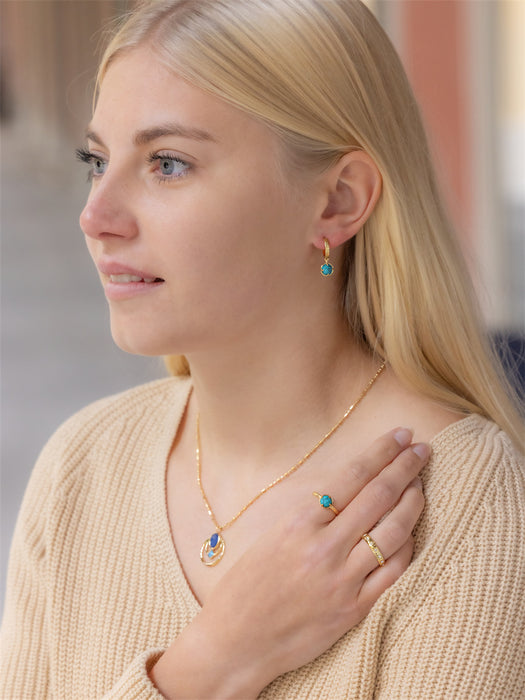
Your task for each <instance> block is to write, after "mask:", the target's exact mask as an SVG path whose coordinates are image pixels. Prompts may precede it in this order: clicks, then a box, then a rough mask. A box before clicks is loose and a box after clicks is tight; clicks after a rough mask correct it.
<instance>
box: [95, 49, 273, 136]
mask: <svg viewBox="0 0 525 700" xmlns="http://www.w3.org/2000/svg"><path fill="white" fill-rule="evenodd" d="M168 123H170V124H171V123H178V124H180V125H185V126H186V127H187V129H188V130H189V129H191V130H193V131H194V132H195V133H196V134H198V133H199V132H200V133H201V134H203V135H207V136H208V137H209V140H211V141H216V142H222V141H228V140H231V139H232V138H233V137H234V136H236V137H237V139H239V138H240V139H241V140H246V139H247V138H250V137H253V138H256V139H261V138H262V139H264V140H266V139H270V140H271V139H273V140H274V141H275V140H276V137H275V135H274V134H273V132H271V131H270V129H268V127H266V126H265V125H264V124H263V123H262V122H260V121H259V120H257V119H255V118H253V117H251V116H250V115H248V114H246V113H245V112H243V111H241V110H240V109H237V108H236V107H234V106H232V105H230V104H228V103H227V102H226V101H224V100H222V99H220V98H219V97H216V96H214V95H211V94H209V93H207V92H205V91H204V90H202V89H200V88H198V87H196V86H194V85H191V84H190V83H188V82H187V81H185V80H183V79H182V78H180V77H179V76H178V75H177V74H176V73H175V72H174V71H171V70H169V69H168V68H167V67H166V65H165V64H164V63H163V62H162V61H161V60H160V59H159V58H158V57H157V56H156V55H155V53H154V52H153V51H152V50H151V49H149V48H148V47H142V48H137V49H134V50H132V51H130V52H128V53H125V54H123V55H121V56H118V57H117V58H116V59H115V60H114V61H113V62H112V63H110V65H109V67H108V69H107V71H106V74H105V75H104V78H103V80H102V82H101V85H100V91H99V95H98V100H97V104H96V108H95V112H94V115H93V120H92V123H91V125H90V128H89V129H88V131H89V130H91V129H92V130H93V131H96V132H97V133H98V132H99V130H105V129H107V130H115V131H118V132H119V133H120V134H122V133H126V134H128V133H129V132H130V131H133V132H135V131H137V130H144V129H148V128H151V126H152V125H154V124H168Z"/></svg>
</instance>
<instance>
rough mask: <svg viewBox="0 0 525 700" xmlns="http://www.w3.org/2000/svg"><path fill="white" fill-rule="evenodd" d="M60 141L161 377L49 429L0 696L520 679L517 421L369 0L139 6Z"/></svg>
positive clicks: (14, 592)
mask: <svg viewBox="0 0 525 700" xmlns="http://www.w3.org/2000/svg"><path fill="white" fill-rule="evenodd" d="M79 156H80V158H81V159H82V160H84V161H86V162H87V163H88V164H89V168H90V175H91V177H92V189H91V193H90V195H89V198H88V202H87V204H86V208H85V209H84V211H83V213H82V215H81V220H80V221H81V227H82V229H83V231H84V233H85V235H86V240H87V244H88V248H89V251H90V253H91V255H92V257H93V260H94V262H95V265H96V267H97V269H98V272H99V275H100V278H101V282H102V284H103V286H104V290H105V293H106V297H107V299H108V302H109V307H110V312H111V327H112V333H113V336H114V338H115V340H116V342H117V343H118V345H119V346H120V347H122V348H123V349H125V350H127V351H129V352H133V353H141V354H145V355H164V356H167V358H168V359H167V363H168V366H169V367H170V368H171V371H172V373H173V374H175V375H177V377H176V378H170V379H167V380H162V381H160V382H155V383H153V384H149V385H146V386H143V387H138V388H137V389H134V390H131V391H129V392H126V393H125V394H121V395H119V396H117V397H111V398H109V399H105V400H103V401H101V402H98V403H96V404H94V405H93V406H90V407H88V408H87V409H85V410H84V411H82V412H81V413H80V414H78V415H77V416H74V417H73V418H72V419H70V421H68V422H67V423H66V424H65V425H64V426H63V427H62V428H61V429H60V430H59V431H58V432H57V433H56V435H55V436H54V437H53V438H52V439H51V441H50V442H49V443H48V445H47V446H46V448H45V449H44V451H43V453H42V456H41V458H40V460H39V463H38V465H37V467H36V468H35V472H34V475H33V477H32V481H31V484H30V485H29V487H28V492H27V495H26V499H25V503H24V506H23V508H22V512H21V516H20V519H19V524H18V526H17V532H16V535H15V540H14V545H13V554H12V565H11V572H10V581H9V593H8V599H7V601H6V618H5V621H4V635H5V641H4V648H5V661H4V669H5V673H3V678H4V680H3V683H4V688H3V692H4V695H3V697H4V696H5V697H48V696H49V697H57V698H66V697H67V698H71V697H89V698H98V697H105V698H138V697H144V698H146V697H167V698H230V697H231V698H255V697H257V696H260V697H267V698H314V697H319V698H324V697H341V698H343V697H344V698H371V697H380V698H410V697H412V698H423V697H425V698H443V697H449V698H459V697H461V698H464V697H476V698H491V699H492V698H497V697H501V698H503V697H505V698H509V697H518V695H519V693H520V692H521V690H520V689H521V688H522V685H523V680H524V679H523V673H524V671H523V663H522V662H523V659H524V648H523V640H522V639H521V631H522V628H523V623H524V613H523V606H522V605H521V604H520V587H521V589H522V587H523V579H524V564H523V557H522V556H521V550H520V549H519V548H520V546H521V545H518V544H516V543H517V542H519V534H520V532H522V529H523V524H524V523H523V517H524V516H523V502H524V501H523V499H524V495H525V488H524V484H523V471H522V466H523V461H522V457H521V452H520V450H521V449H522V442H521V443H520V441H522V435H521V423H520V419H519V416H518V413H517V410H516V409H515V408H514V406H513V404H512V400H511V398H509V396H510V390H509V389H508V388H507V387H505V384H504V381H503V380H502V379H501V377H500V375H499V371H498V370H497V369H496V363H495V361H494V359H493V357H492V355H491V353H490V350H489V349H488V347H487V345H486V343H485V341H484V334H483V331H482V330H481V328H480V325H479V324H478V321H477V316H476V311H475V307H474V304H473V302H472V301H471V294H470V290H469V288H468V287H467V283H466V274H465V272H464V270H463V267H462V265H461V263H460V261H459V256H458V253H457V250H456V246H455V244H454V242H453V237H452V235H451V233H450V230H449V227H448V225H447V223H446V220H445V216H444V214H443V210H442V207H441V205H440V201H439V197H438V194H437V192H436V186H435V181H434V176H433V173H432V168H431V164H430V161H429V156H428V149H427V145H426V141H425V137H424V133H423V129H422V126H421V121H420V117H419V114H418V110H417V107H416V104H415V102H414V98H413V96H412V93H411V91H410V88H409V86H408V83H407V80H406V77H405V75H404V73H403V70H402V68H401V65H400V63H399V60H398V58H397V56H396V55H395V52H394V50H393V48H392V47H391V45H390V43H389V41H388V39H387V38H386V36H385V35H384V33H383V31H382V30H381V28H380V27H379V25H378V23H377V22H376V21H375V19H374V18H373V16H372V15H371V14H370V12H369V11H368V10H367V9H366V8H365V7H364V6H363V5H362V4H361V3H360V2H358V1H356V0H301V2H297V1H296V0H168V1H163V2H150V3H146V4H145V5H143V6H142V7H141V8H139V9H138V10H136V11H134V12H132V13H131V15H130V16H129V18H127V21H126V22H125V23H124V25H123V26H122V27H121V28H120V29H119V30H118V32H117V33H116V35H115V36H114V38H113V39H112V41H111V42H110V44H109V46H108V48H107V50H106V53H105V55H104V57H103V60H102V64H101V68H100V73H99V91H98V96H97V103H96V108H95V111H94V115H93V119H92V121H91V124H90V125H89V127H88V130H87V148H85V149H81V150H80V151H79ZM190 370H191V371H190ZM347 407H348V408H347ZM345 409H346V410H345ZM403 425H409V426H411V429H410V430H409V429H404V428H401V427H400V428H395V427H394V426H403ZM430 442H431V446H432V456H431V458H430V460H428V457H429V449H428V443H430ZM427 462H428V463H427ZM422 469H423V471H421V470H422ZM419 472H421V478H422V480H423V481H424V484H425V495H426V501H427V502H426V507H425V509H424V511H423V514H422V516H421V518H420V515H421V512H422V509H423V495H422V481H421V479H420V478H419V477H418V474H419ZM418 520H419V522H418ZM416 523H417V525H416ZM414 527H415V530H414V533H415V534H414V539H413V538H412V535H411V532H412V530H413V529H414ZM411 558H412V563H410V560H411ZM409 564H410V565H409Z"/></svg>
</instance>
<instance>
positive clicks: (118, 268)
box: [97, 258, 160, 278]
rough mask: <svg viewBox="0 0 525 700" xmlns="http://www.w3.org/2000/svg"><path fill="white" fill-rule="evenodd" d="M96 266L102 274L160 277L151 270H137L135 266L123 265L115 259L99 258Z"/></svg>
mask: <svg viewBox="0 0 525 700" xmlns="http://www.w3.org/2000/svg"><path fill="white" fill-rule="evenodd" d="M97 268H98V269H99V271H100V272H101V273H102V274H103V275H108V276H109V275H133V276H135V277H142V278H151V277H153V278H157V277H159V278H160V275H156V274H154V273H153V272H146V271H145V270H139V269H137V268H135V267H130V266H129V265H123V264H122V263H119V262H117V261H116V260H108V259H104V258H101V259H100V260H99V261H98V262H97Z"/></svg>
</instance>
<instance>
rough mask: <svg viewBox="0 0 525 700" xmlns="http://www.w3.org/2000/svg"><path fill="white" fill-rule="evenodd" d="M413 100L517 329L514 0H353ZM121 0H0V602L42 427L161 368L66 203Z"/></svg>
mask: <svg viewBox="0 0 525 700" xmlns="http://www.w3.org/2000/svg"><path fill="white" fill-rule="evenodd" d="M367 4H368V5H369V6H370V7H371V9H372V10H373V11H374V12H375V13H376V15H377V17H378V18H379V20H380V22H381V23H382V24H383V26H384V27H385V29H386V31H387V32H388V33H389V35H390V37H391V38H392V40H393V42H394V44H395V45H396V47H397V49H398V51H399V53H400V55H401V57H402V59H403V61H404V64H405V66H406V69H407V71H408V74H409V77H410V79H411V81H412V84H413V86H414V89H415V92H416V94H417V96H418V98H419V101H420V103H421V105H422V109H423V113H424V116H425V119H426V123H427V128H428V131H429V134H430V139H431V143H432V147H433V150H434V154H435V159H436V163H437V167H438V172H439V175H440V177H441V182H442V187H443V190H444V193H445V196H446V199H447V201H448V205H449V208H450V211H451V215H452V218H453V220H454V221H455V223H456V226H457V230H458V235H459V237H460V240H461V243H462V246H463V250H464V253H465V256H466V258H467V261H468V264H469V267H470V270H471V274H472V276H473V279H474V282H475V285H476V288H477V290H478V293H479V297H480V301H481V304H482V308H483V312H484V314H485V317H486V319H487V322H488V324H489V326H490V328H491V330H492V332H493V333H494V334H497V335H499V336H501V337H505V338H508V339H510V341H511V343H514V344H515V346H516V347H519V344H520V338H523V334H524V332H525V227H524V221H525V167H524V163H525V91H524V90H523V76H524V75H525V0H369V2H368V3H367ZM132 7H133V1H132V0H1V2H0V11H1V18H0V20H1V35H0V40H1V45H0V59H1V64H0V66H1V67H0V70H1V73H0V91H1V146H2V163H1V180H0V184H1V210H0V216H1V227H2V294H1V311H2V353H1V358H2V423H1V427H2V457H1V522H0V527H1V539H0V544H1V567H2V568H1V572H0V604H1V603H2V602H3V597H4V582H5V570H6V563H7V556H8V549H9V542H10V539H11V536H12V531H13V527H14V523H15V519H16V513H17V511H18V508H19V506H20V502H21V499H22V495H23V491H24V488H25V485H26V483H27V479H28V478H29V474H30V472H31V469H32V466H33V464H34V461H35V459H36V457H37V455H38V452H39V451H40V449H41V447H42V446H43V444H44V442H45V441H46V440H47V438H48V437H49V436H50V435H51V433H52V432H53V431H54V430H55V429H56V427H57V426H58V425H59V424H60V423H61V422H62V421H63V420H64V419H66V418H67V417H68V416H69V415H71V414H72V413H73V412H74V411H76V410H77V409H79V408H81V407H82V406H84V405H85V404H87V403H89V402H90V401H93V400H94V399H97V398H99V397H102V396H105V395H107V394H109V393H112V392H115V391H119V390H123V389H126V388H128V387H130V386H132V385H134V384H137V383H140V382H143V381H147V380H149V379H154V378H157V377H161V376H163V375H164V369H163V365H162V362H161V361H160V360H158V359H145V358H139V357H133V356H130V355H126V354H125V353H123V352H121V351H120V350H118V349H117V348H116V347H115V346H114V345H113V342H112V340H111V336H110V333H109V324H108V314H107V310H106V303H105V300H104V295H103V292H102V290H101V289H100V286H99V282H98V278H97V276H96V274H95V271H94V268H92V263H91V261H90V259H89V257H88V255H87V254H86V252H85V249H84V248H85V247H84V242H83V237H82V234H81V231H80V229H79V226H78V215H79V213H80V211H81V209H82V206H83V202H84V200H85V197H86V195H87V191H88V185H87V183H86V182H85V169H84V168H82V167H80V165H79V164H77V163H76V162H75V158H74V148H75V147H77V146H79V145H82V141H83V131H84V128H85V126H86V124H87V123H88V121H89V119H90V114H91V101H92V93H93V85H94V80H93V79H94V74H95V70H96V65H97V58H98V57H99V56H100V48H101V47H102V45H103V42H104V36H105V29H107V28H108V26H111V24H112V22H113V21H114V19H115V18H117V17H119V16H120V15H121V14H122V13H123V12H126V11H128V10H129V9H131V8H132Z"/></svg>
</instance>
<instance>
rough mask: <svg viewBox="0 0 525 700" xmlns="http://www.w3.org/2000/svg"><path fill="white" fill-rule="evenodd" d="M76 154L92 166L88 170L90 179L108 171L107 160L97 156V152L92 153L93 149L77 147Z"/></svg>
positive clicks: (83, 161) (79, 158)
mask: <svg viewBox="0 0 525 700" xmlns="http://www.w3.org/2000/svg"><path fill="white" fill-rule="evenodd" d="M76 155H77V159H78V160H80V161H81V162H82V163H87V164H88V165H89V166H90V167H89V172H88V179H89V180H91V179H92V178H93V177H100V176H101V175H103V174H104V173H105V172H106V168H107V165H108V164H107V161H105V160H104V159H103V158H101V157H100V156H97V155H96V154H95V153H91V151H87V150H86V149H85V148H77V150H76Z"/></svg>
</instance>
